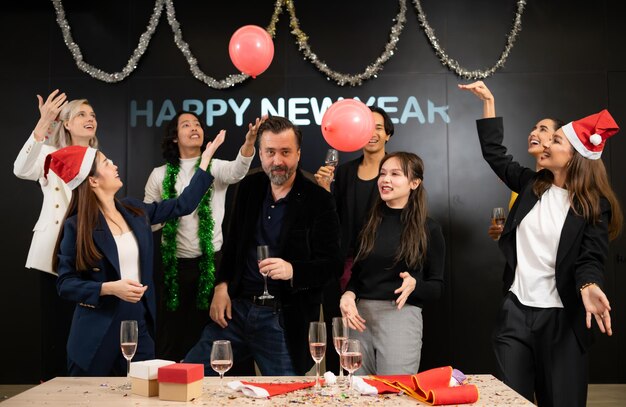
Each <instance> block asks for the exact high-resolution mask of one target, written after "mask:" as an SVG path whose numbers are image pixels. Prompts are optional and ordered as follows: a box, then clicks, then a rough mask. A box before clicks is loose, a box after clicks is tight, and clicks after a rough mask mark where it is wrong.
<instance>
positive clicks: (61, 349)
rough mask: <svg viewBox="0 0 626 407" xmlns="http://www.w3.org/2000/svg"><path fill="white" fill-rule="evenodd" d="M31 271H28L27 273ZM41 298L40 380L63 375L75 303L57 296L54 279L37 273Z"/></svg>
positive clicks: (55, 279) (45, 274) (65, 372)
mask: <svg viewBox="0 0 626 407" xmlns="http://www.w3.org/2000/svg"><path fill="white" fill-rule="evenodd" d="M29 271H31V270H29ZM32 271H33V272H36V273H38V274H39V276H40V277H39V288H40V298H41V376H40V377H41V380H43V381H46V380H50V379H53V378H55V377H57V376H67V351H66V347H67V337H68V336H69V333H70V326H71V325H72V316H73V314H74V307H75V305H76V304H75V303H74V302H72V301H67V300H64V299H62V298H61V297H59V294H57V276H55V275H53V274H50V273H46V272H43V271H39V270H32Z"/></svg>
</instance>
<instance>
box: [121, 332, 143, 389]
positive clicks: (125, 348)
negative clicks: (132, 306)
mask: <svg viewBox="0 0 626 407" xmlns="http://www.w3.org/2000/svg"><path fill="white" fill-rule="evenodd" d="M138 338H139V328H138V327H137V321H135V320H132V321H122V323H121V324H120V347H121V348H122V355H124V358H125V359H126V383H125V384H124V386H123V387H122V388H123V389H124V390H130V388H131V386H130V376H129V375H130V361H131V359H132V358H133V356H135V352H136V351H137V340H138Z"/></svg>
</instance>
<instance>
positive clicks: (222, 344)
mask: <svg viewBox="0 0 626 407" xmlns="http://www.w3.org/2000/svg"><path fill="white" fill-rule="evenodd" d="M231 367H233V348H232V347H231V345H230V341H214V342H213V347H212V348H211V368H212V369H213V370H215V371H216V372H217V373H218V374H219V375H220V393H223V392H224V373H226V372H228V371H229V370H230V368H231Z"/></svg>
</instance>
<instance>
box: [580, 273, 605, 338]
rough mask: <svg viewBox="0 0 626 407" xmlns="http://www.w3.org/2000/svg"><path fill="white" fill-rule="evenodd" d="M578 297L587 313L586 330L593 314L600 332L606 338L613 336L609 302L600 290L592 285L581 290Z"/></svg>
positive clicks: (589, 326)
mask: <svg viewBox="0 0 626 407" xmlns="http://www.w3.org/2000/svg"><path fill="white" fill-rule="evenodd" d="M580 295H581V297H582V299H583V304H584V306H585V311H586V313H587V318H586V319H587V328H591V315H592V314H593V316H594V317H595V318H596V322H597V323H598V327H599V328H600V331H601V332H602V333H606V334H607V335H608V336H611V335H613V330H612V329H611V313H610V311H611V304H609V300H608V298H606V295H605V294H604V292H603V291H602V289H601V288H600V287H598V286H597V285H596V284H592V285H589V286H587V287H585V288H583V289H582V291H581V292H580Z"/></svg>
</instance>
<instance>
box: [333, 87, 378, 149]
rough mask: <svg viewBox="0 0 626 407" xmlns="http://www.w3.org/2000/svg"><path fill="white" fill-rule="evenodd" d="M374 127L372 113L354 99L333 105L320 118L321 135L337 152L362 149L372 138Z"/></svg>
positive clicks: (363, 104) (340, 101)
mask: <svg viewBox="0 0 626 407" xmlns="http://www.w3.org/2000/svg"><path fill="white" fill-rule="evenodd" d="M374 126H375V123H374V117H373V116H372V111H371V110H370V108H369V107H367V106H366V105H365V103H363V102H359V101H358V100H356V99H343V100H339V101H337V102H335V103H333V104H332V105H331V106H330V107H329V108H328V110H326V113H324V116H323V117H322V135H323V136H324V139H326V142H327V143H328V144H330V145H331V146H332V147H333V148H335V149H337V150H339V151H346V152H349V151H356V150H360V149H361V148H363V147H364V146H365V145H366V144H367V143H368V142H369V140H370V139H371V138H372V134H373V133H374Z"/></svg>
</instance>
